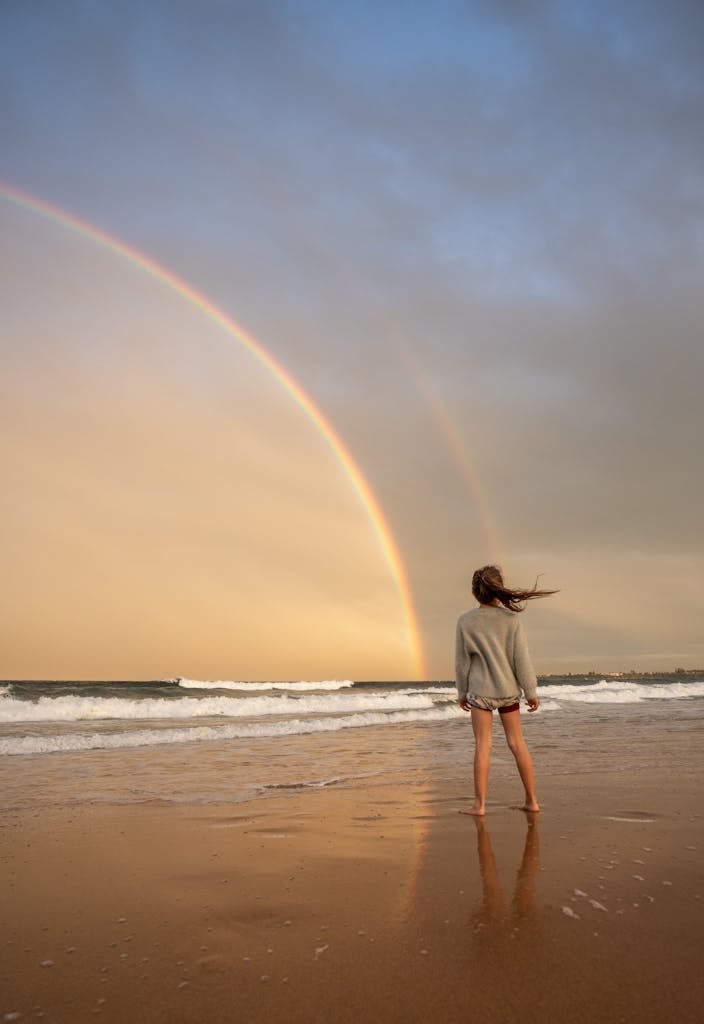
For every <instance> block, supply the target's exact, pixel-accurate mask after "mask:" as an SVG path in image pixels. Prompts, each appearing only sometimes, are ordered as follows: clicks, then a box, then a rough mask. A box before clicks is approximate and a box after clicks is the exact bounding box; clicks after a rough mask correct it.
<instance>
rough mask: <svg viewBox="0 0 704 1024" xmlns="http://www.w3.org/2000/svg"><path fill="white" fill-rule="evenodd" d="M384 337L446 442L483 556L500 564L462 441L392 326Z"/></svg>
mask: <svg viewBox="0 0 704 1024" xmlns="http://www.w3.org/2000/svg"><path fill="white" fill-rule="evenodd" d="M387 336H388V341H389V343H390V344H391V346H392V347H393V349H394V352H395V353H396V356H397V357H398V359H399V360H401V362H403V363H404V364H405V367H406V370H407V372H408V374H409V376H410V377H411V378H412V379H413V381H414V383H415V386H416V388H417V390H418V392H419V394H420V395H421V397H422V398H423V401H424V402H425V405H426V407H427V409H428V410H429V412H430V416H431V418H432V420H433V421H434V423H435V426H436V428H437V430H438V431H439V432H440V434H441V435H442V437H443V439H444V441H445V445H446V447H447V450H448V451H449V453H450V456H451V458H452V461H453V462H454V464H455V468H456V470H457V472H458V473H459V475H460V478H461V480H462V483H463V484H464V486H465V490H466V491H467V493H468V494H469V496H470V498H471V500H472V503H473V505H474V508H475V510H476V513H477V517H478V519H479V525H480V528H481V532H482V534H483V537H484V544H485V548H486V550H485V556H483V557H485V558H486V560H487V561H489V562H494V563H496V564H500V563H501V561H502V558H501V539H500V537H499V532H498V530H497V528H496V526H495V525H494V520H493V517H492V513H491V507H490V503H489V498H488V496H487V495H486V494H485V492H484V490H483V489H482V486H481V482H480V478H479V474H478V473H477V471H476V469H475V467H474V464H473V461H472V459H471V457H470V454H469V451H468V449H467V446H466V444H465V441H464V439H463V438H462V436H461V434H460V432H459V431H458V429H457V427H456V426H455V425H454V423H453V422H452V420H451V419H450V417H449V415H448V413H447V410H446V408H445V406H444V405H443V403H442V402H441V401H440V399H439V398H438V396H437V393H436V392H435V391H434V389H433V388H432V387H431V385H430V384H429V383H428V377H427V374H425V373H423V372H422V370H421V368H420V366H419V365H418V362H417V360H416V359H415V357H414V356H413V354H412V353H411V351H410V350H409V348H408V346H406V345H404V344H403V343H402V342H401V340H400V339H399V337H398V334H397V332H396V331H395V330H394V329H393V328H392V327H391V326H389V328H388V331H387Z"/></svg>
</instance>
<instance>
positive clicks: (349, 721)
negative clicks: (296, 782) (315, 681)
mask: <svg viewBox="0 0 704 1024" xmlns="http://www.w3.org/2000/svg"><path fill="white" fill-rule="evenodd" d="M456 717H457V709H456V708H454V707H447V708H434V709H431V710H425V711H421V710H419V709H418V710H407V711H390V712H388V713H384V712H379V711H368V712H364V713H360V714H352V715H346V716H344V717H341V718H338V717H334V716H328V717H326V718H294V719H287V720H286V721H280V720H279V721H268V722H266V721H265V722H253V723H240V724H238V725H216V726H212V725H211V726H202V725H201V726H193V728H190V729H142V730H138V731H130V732H114V733H108V732H100V733H63V734H55V733H54V734H52V735H49V736H6V737H4V738H3V739H0V755H1V754H48V753H60V752H68V751H76V750H100V749H102V750H115V749H117V748H125V747H150V746H157V745H158V744H162V743H164V744H171V743H189V742H204V741H211V742H213V741H218V740H220V741H221V740H234V739H251V738H255V737H259V736H300V735H304V734H306V733H316V732H339V731H340V730H341V729H358V728H362V727H365V726H370V725H401V724H408V723H412V722H439V721H443V720H445V719H449V718H456Z"/></svg>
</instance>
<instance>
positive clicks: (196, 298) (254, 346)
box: [0, 182, 425, 679]
mask: <svg viewBox="0 0 704 1024" xmlns="http://www.w3.org/2000/svg"><path fill="white" fill-rule="evenodd" d="M0 198H2V199H5V200H7V201H8V202H10V203H14V204H16V205H17V206H20V207H23V208H25V209H27V210H30V211H32V212H33V213H37V214H41V215H42V216H44V217H48V218H49V219H50V220H52V221H54V222H55V223H56V224H59V225H61V226H62V227H65V228H69V229H71V230H72V231H75V232H77V233H78V234H79V235H82V236H83V237H85V238H87V239H90V240H91V241H92V242H95V243H97V244H99V245H102V246H104V247H105V248H106V249H109V250H110V251H111V252H113V253H115V254H117V255H118V256H121V257H122V258H123V259H125V260H127V261H128V262H129V263H131V264H132V265H133V266H135V267H137V268H138V269H139V270H143V271H144V272H145V273H147V274H149V276H150V277H152V278H154V279H155V280H156V281H159V282H160V283H161V284H163V285H164V286H165V287H167V288H169V289H170V290H171V291H173V292H175V293H176V294H177V295H179V296H180V297H181V298H182V299H184V300H185V301H186V302H189V303H190V304H191V305H193V306H195V307H196V308H197V309H199V310H200V311H201V312H202V313H203V314H204V315H205V316H207V317H208V319H209V320H211V321H212V322H213V323H215V324H217V325H218V327H221V328H222V329H223V330H224V331H225V332H226V333H227V334H229V335H230V337H231V338H234V339H235V340H236V341H237V342H239V344H240V345H243V346H244V348H246V349H247V351H248V352H250V353H251V354H252V355H253V356H254V358H255V359H257V360H258V361H259V362H260V363H261V364H262V365H263V366H265V367H266V369H267V370H269V372H270V373H271V374H272V375H273V376H274V377H275V378H276V380H277V381H278V382H279V383H280V384H281V385H282V386H283V387H284V388H285V390H286V391H287V392H288V393H289V395H290V396H291V398H293V400H294V401H295V402H296V404H297V405H298V406H300V408H301V409H302V410H303V412H304V413H305V414H306V416H307V417H308V419H309V420H310V421H311V423H313V425H314V426H315V427H316V429H317V430H318V431H319V432H320V434H321V435H322V437H323V438H324V439H325V441H326V443H327V444H328V446H329V447H330V448H331V449H332V451H333V453H334V455H335V457H336V458H337V460H338V461H339V463H340V465H341V466H342V468H343V470H344V472H345V474H346V475H347V477H348V478H349V480H350V482H351V483H352V486H353V487H354V489H355V491H356V492H357V494H358V496H359V498H360V500H361V502H362V504H363V506H364V508H365V510H366V512H367V514H368V516H369V519H370V520H371V523H372V526H373V529H374V533H375V534H376V538H377V540H378V543H379V545H380V547H381V550H382V552H383V555H384V559H385V561H386V563H387V565H388V567H389V570H390V572H391V575H392V577H393V579H394V582H395V584H396V588H397V590H398V594H399V598H400V601H401V606H402V608H403V614H404V618H405V622H406V629H407V633H408V645H409V650H410V654H411V659H412V664H413V668H414V671H415V674H416V677H417V678H418V679H423V678H424V677H425V665H424V656H423V647H422V640H421V634H420V628H419V625H418V620H417V616H416V612H415V609H414V607H413V600H412V597H411V591H410V586H409V583H408V578H407V575H406V571H405V568H404V565H403V562H402V560H401V555H400V553H399V550H398V546H397V544H396V542H395V540H394V537H393V534H392V533H391V529H390V528H389V524H388V523H387V521H386V518H385V516H384V513H383V512H382V509H381V506H380V505H379V502H378V501H377V499H376V496H375V495H374V493H373V491H372V489H371V487H370V486H369V484H368V483H367V481H366V479H365V477H364V475H363V473H362V471H361V470H360V468H359V466H358V465H357V463H356V462H355V460H354V459H353V457H352V456H351V455H350V453H349V451H348V450H347V449H346V448H345V446H344V444H343V443H342V441H341V439H340V438H339V437H338V435H337V433H336V432H335V430H334V428H333V427H332V424H331V423H330V421H329V420H328V419H327V417H326V416H325V415H324V414H323V413H322V412H321V411H320V409H319V408H318V407H317V406H316V405H315V403H314V402H313V400H312V399H311V398H310V397H309V396H308V395H307V394H306V392H305V391H304V390H303V388H302V387H301V386H300V384H298V382H297V381H296V380H294V378H293V377H292V376H291V374H290V373H289V372H288V371H287V370H285V369H284V367H283V366H282V365H281V363H279V362H278V360H276V359H275V358H274V357H273V356H272V355H271V354H270V353H269V352H267V350H266V349H265V348H264V346H263V345H262V344H261V343H260V342H258V341H257V340H256V338H254V337H253V336H252V335H251V334H249V332H248V331H246V330H245V329H244V328H243V327H241V326H240V324H238V323H236V322H235V321H234V320H232V319H231V318H230V317H229V316H228V315H227V314H226V313H224V312H223V311H222V310H221V309H219V308H218V307H217V306H216V305H215V304H214V303H212V302H211V301H210V300H209V299H208V298H207V297H206V296H205V295H203V294H202V292H199V291H197V290H196V289H195V288H193V287H192V286H191V285H189V284H188V282H187V281H184V280H183V279H182V278H180V277H179V276H178V275H177V274H174V273H173V272H172V271H171V270H168V269H167V268H166V267H164V266H162V265H161V264H160V263H157V262H156V260H153V259H151V257H149V256H146V255H145V254H144V253H142V252H140V251H139V250H138V249H134V248H133V247H132V246H129V245H127V244H126V243H125V242H122V241H121V240H120V239H118V238H115V237H114V236H112V235H109V234H107V232H105V231H103V230H101V229H100V228H98V227H96V226H95V225H93V224H90V223H89V222H88V221H84V220H82V219H81V218H79V217H77V216H75V215H74V214H72V213H68V212H67V211H66V210H63V209H61V208H60V207H58V206H54V205H53V204H51V203H48V202H46V201H45V200H43V199H39V198H38V197H36V196H33V195H30V194H29V193H27V192H24V191H22V190H21V189H18V188H16V187H14V186H12V185H9V184H7V183H5V182H0Z"/></svg>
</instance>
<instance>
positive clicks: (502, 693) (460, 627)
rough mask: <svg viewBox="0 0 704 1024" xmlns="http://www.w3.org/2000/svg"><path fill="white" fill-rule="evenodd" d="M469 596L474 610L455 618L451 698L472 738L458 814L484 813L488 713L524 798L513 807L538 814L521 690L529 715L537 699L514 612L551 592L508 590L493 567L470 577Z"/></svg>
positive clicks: (516, 616)
mask: <svg viewBox="0 0 704 1024" xmlns="http://www.w3.org/2000/svg"><path fill="white" fill-rule="evenodd" d="M536 582H537V581H536ZM472 593H473V594H474V596H475V598H476V599H477V601H478V602H479V607H478V608H473V609H472V610H471V611H468V612H465V613H464V615H460V617H459V620H458V622H457V645H456V657H455V677H456V680H457V697H458V701H459V705H460V707H461V708H462V710H463V711H469V712H471V715H472V730H473V732H474V740H475V749H474V805H473V806H472V808H471V810H469V811H463V812H462V813H463V814H475V815H477V816H482V815H484V814H485V813H486V787H487V782H488V779H489V758H490V755H491V725H492V713H493V712H494V711H498V712H499V717H500V719H501V724H502V725H503V727H504V733H505V734H506V742H507V743H508V746H509V749H510V751H511V753H512V754H513V756H514V757H515V759H516V765H517V767H518V772H519V775H520V776H521V781H522V782H523V788H524V789H525V800H524V802H523V803H522V804H521V805H520V808H519V809H520V810H522V811H539V810H540V805H539V803H538V798H537V796H536V793H535V779H534V776H533V762H532V760H531V756H530V753H529V752H528V747H527V746H526V741H525V740H524V739H523V731H522V729H521V716H520V699H521V691H522V692H523V694H524V695H525V698H526V702H527V704H528V710H529V711H537V710H538V707H539V706H540V701H539V700H538V693H537V680H536V676H535V672H534V671H533V666H532V664H531V660H530V654H529V652H528V643H527V641H526V637H525V633H524V632H523V625H522V623H521V620H520V619H519V617H518V614H517V613H518V612H520V611H522V606H521V602H523V601H530V600H532V599H533V598H536V597H548V596H549V595H550V594H555V593H557V591H555V590H539V589H538V588H537V586H535V587H533V589H532V590H512V589H510V588H509V587H507V586H505V584H504V579H503V575H502V573H501V569H499V567H498V566H496V565H485V566H484V567H483V568H482V569H477V571H476V572H475V573H474V575H473V577H472Z"/></svg>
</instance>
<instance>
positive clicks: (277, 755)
mask: <svg viewBox="0 0 704 1024" xmlns="http://www.w3.org/2000/svg"><path fill="white" fill-rule="evenodd" d="M539 695H540V698H541V706H540V709H539V710H538V712H536V713H535V714H529V713H526V714H523V715H522V721H523V723H524V732H525V735H526V738H527V740H528V743H529V746H530V748H531V750H532V751H533V754H534V759H535V760H536V767H537V768H538V771H539V772H540V771H551V772H564V773H574V772H587V773H588V772H590V771H598V770H599V769H600V768H603V767H604V765H605V764H609V765H611V764H613V759H614V758H618V763H619V766H621V767H622V768H623V770H624V771H632V770H637V769H638V767H639V766H644V767H646V766H647V767H650V766H652V764H653V762H654V760H655V761H657V759H658V758H665V759H666V760H667V764H668V766H670V767H677V764H678V763H680V764H681V766H682V769H683V770H691V767H692V764H693V762H694V761H695V760H696V761H698V762H699V764H700V765H701V750H702V738H703V737H702V731H704V672H702V673H701V674H700V673H686V674H666V675H662V676H658V675H650V676H648V677H645V678H644V677H641V676H634V677H632V678H629V677H628V676H626V675H620V676H606V677H601V678H600V677H598V676H594V675H588V676H575V675H570V676H563V677H559V676H550V677H547V678H543V679H541V680H540V681H539ZM496 717H497V716H495V718H496ZM495 728H496V729H497V730H499V729H500V727H499V726H498V725H497V724H496V723H495ZM471 742H472V741H471V726H470V719H469V715H467V714H466V713H464V712H462V711H461V710H460V709H459V707H458V706H457V703H456V694H455V688H454V684H453V683H451V682H449V681H427V682H395V683H390V682H355V681H353V680H349V679H344V680H318V681H315V680H314V681H306V680H295V681H289V682H246V681H236V680H214V681H208V680H196V679H183V678H177V679H160V680H155V681H151V682H129V681H124V682H115V681H113V682H99V681H96V682H91V681H81V682H66V681H61V682H55V681H6V682H3V683H0V808H2V809H4V810H12V809H22V808H28V807H37V808H40V807H47V806H55V805H57V804H60V805H71V804H81V803H87V802H93V803H95V802H97V803H100V802H109V803H120V804H123V803H134V802H149V801H160V802H188V803H203V804H207V803H222V802H231V803H233V804H240V803H247V802H252V801H261V800H265V799H267V798H271V797H274V796H277V797H281V796H285V795H286V794H292V793H297V792H300V791H301V790H306V789H308V790H315V789H322V788H327V787H331V786H338V787H349V786H360V785H364V786H378V785H385V784H388V783H393V782H396V783H397V782H399V781H405V780H410V781H413V782H414V783H419V782H420V783H427V784H442V783H443V782H444V781H446V780H450V779H453V780H457V779H458V778H466V780H467V783H468V784H469V781H470V778H471ZM494 748H495V749H494V753H493V755H492V779H495V778H497V777H498V778H501V777H506V778H507V777H509V775H515V767H514V764H513V760H512V758H511V757H510V755H509V754H508V751H507V750H506V748H505V745H503V744H502V743H501V742H500V734H499V733H497V735H496V738H495V743H494Z"/></svg>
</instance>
